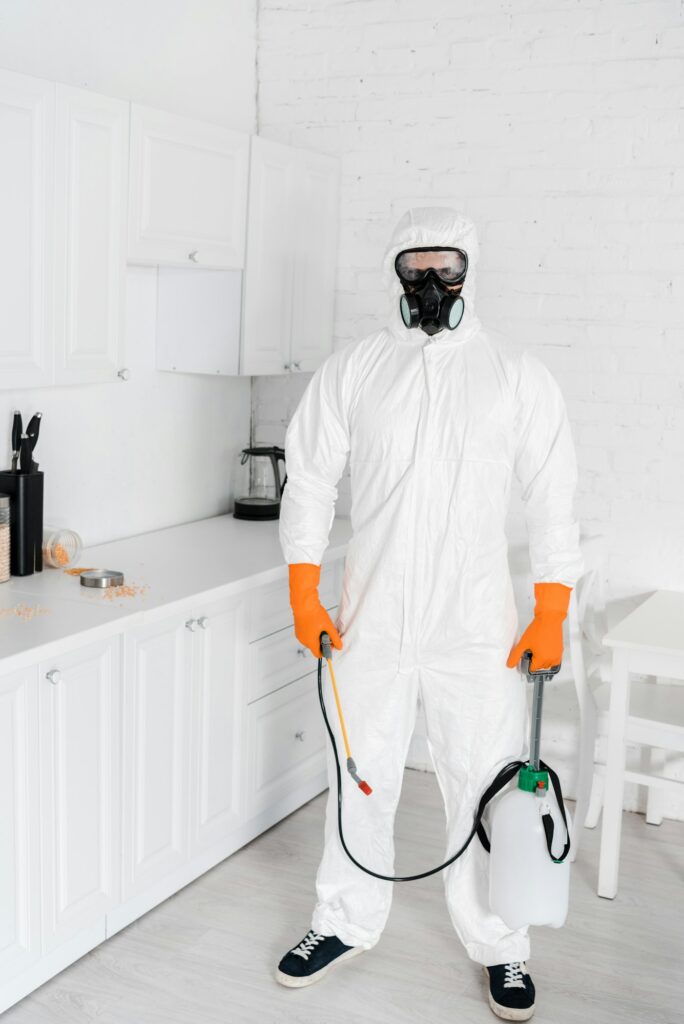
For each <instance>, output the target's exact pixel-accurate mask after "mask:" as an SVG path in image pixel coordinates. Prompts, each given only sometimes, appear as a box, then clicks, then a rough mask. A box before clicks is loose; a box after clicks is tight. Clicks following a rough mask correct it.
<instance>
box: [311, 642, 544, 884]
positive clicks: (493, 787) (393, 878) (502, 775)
mask: <svg viewBox="0 0 684 1024" xmlns="http://www.w3.org/2000/svg"><path fill="white" fill-rule="evenodd" d="M318 699H319V701H320V705H321V711H322V713H323V720H324V722H325V728H326V729H327V731H328V736H329V737H330V743H331V745H332V750H333V754H334V756H335V773H336V775H337V831H338V833H339V836H340V842H341V843H342V849H343V850H344V852H345V853H346V855H347V857H349V860H350V861H351V862H352V864H355V865H356V867H357V868H360V870H361V871H365V873H366V874H367V875H372V876H373V878H380V879H381V880H382V881H383V882H417V881H418V880H419V879H421V878H429V876H430V875H436V874H438V873H439V872H440V871H444V869H445V868H448V867H449V865H450V864H453V863H454V861H457V860H458V858H459V857H462V856H463V854H464V853H465V852H466V850H467V849H468V847H469V846H470V844H471V842H472V841H473V839H474V838H475V836H476V835H477V833H478V831H479V829H480V824H481V821H482V816H483V814H484V812H485V808H486V806H487V804H488V803H489V801H490V800H491V798H492V797H493V796H494V794H495V793H498V792H499V790H500V789H502V788H503V787H504V786H505V785H506V784H507V783H508V782H510V780H511V779H513V778H514V777H515V776H516V775H517V774H518V772H519V770H520V769H521V768H522V766H523V765H524V764H526V763H527V762H525V761H511V762H510V763H509V764H507V765H504V767H503V768H502V769H501V770H500V771H499V772H498V773H497V775H496V777H495V778H494V780H493V781H492V783H491V784H490V785H489V787H488V788H487V790H486V791H485V793H484V794H483V796H482V799H481V800H480V803H479V805H478V808H477V812H476V814H475V820H474V821H473V827H472V829H471V830H470V832H469V834H468V837H467V838H466V840H465V842H464V843H463V845H462V846H461V847H460V848H459V849H458V850H457V851H456V853H454V854H452V856H451V857H449V859H448V860H445V861H444V863H443V864H439V865H438V866H437V867H436V868H430V870H429V871H421V872H419V873H418V874H416V875H383V874H381V873H380V872H379V871H373V870H372V869H371V868H367V867H366V865H365V864H362V863H361V862H360V861H358V860H357V859H356V857H355V856H354V854H353V853H352V852H351V850H350V849H349V847H348V846H347V842H346V840H345V838H344V828H343V826H342V770H341V768H340V758H339V755H338V753H337V743H336V742H335V736H334V734H333V731H332V728H331V727H330V722H329V720H328V713H327V711H326V709H325V700H324V699H323V658H319V659H318Z"/></svg>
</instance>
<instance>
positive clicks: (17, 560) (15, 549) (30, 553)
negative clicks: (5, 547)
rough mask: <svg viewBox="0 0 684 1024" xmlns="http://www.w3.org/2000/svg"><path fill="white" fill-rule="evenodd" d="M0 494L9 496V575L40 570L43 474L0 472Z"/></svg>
mask: <svg viewBox="0 0 684 1024" xmlns="http://www.w3.org/2000/svg"><path fill="white" fill-rule="evenodd" d="M0 494H9V497H10V573H11V575H12V576H30V575H31V573H33V572H42V570H43V471H42V470H40V469H39V470H37V471H36V472H35V473H12V472H11V471H10V470H7V469H5V470H0Z"/></svg>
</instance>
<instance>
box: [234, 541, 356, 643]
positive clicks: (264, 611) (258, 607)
mask: <svg viewBox="0 0 684 1024" xmlns="http://www.w3.org/2000/svg"><path fill="white" fill-rule="evenodd" d="M341 571H342V559H338V560H337V561H335V562H329V563H327V564H326V565H324V566H323V567H322V568H321V582H320V586H319V588H318V595H319V597H320V599H321V604H322V605H323V606H324V607H325V608H328V609H330V608H331V607H333V606H334V605H336V604H337V602H338V599H339V589H340V583H341ZM287 626H289V627H291V626H292V609H291V608H290V589H289V584H288V581H287V580H278V582H277V583H270V584H269V585H268V586H265V587H259V589H258V590H255V591H254V592H253V593H252V596H251V598H250V602H249V627H248V633H249V642H250V643H252V642H253V641H254V640H260V639H261V637H264V636H269V635H270V634H271V633H276V632H277V631H278V630H279V629H285V628H286V627H287Z"/></svg>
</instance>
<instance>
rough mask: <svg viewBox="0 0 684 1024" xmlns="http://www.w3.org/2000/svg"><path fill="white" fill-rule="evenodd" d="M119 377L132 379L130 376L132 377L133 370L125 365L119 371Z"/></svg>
mask: <svg viewBox="0 0 684 1024" xmlns="http://www.w3.org/2000/svg"><path fill="white" fill-rule="evenodd" d="M117 377H118V378H119V379H120V380H130V378H131V371H130V370H129V369H127V368H126V367H125V366H124V367H123V369H121V370H119V371H118V373H117Z"/></svg>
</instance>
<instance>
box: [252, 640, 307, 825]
mask: <svg viewBox="0 0 684 1024" xmlns="http://www.w3.org/2000/svg"><path fill="white" fill-rule="evenodd" d="M312 661H313V659H312ZM247 736H248V751H249V757H248V769H247V800H248V806H249V808H250V812H251V814H253V815H254V814H258V813H260V812H262V811H265V810H267V809H268V808H269V807H273V806H275V805H277V804H278V803H282V802H283V801H284V800H286V799H287V797H288V796H289V795H290V794H291V793H292V792H293V791H296V790H297V788H298V787H300V786H302V785H304V784H306V783H307V782H309V781H311V780H312V779H313V780H315V779H316V778H321V785H320V787H319V791H320V789H322V788H323V786H324V782H323V781H322V777H323V774H324V772H325V726H324V724H323V720H322V716H321V709H320V705H319V703H318V691H317V688H316V677H315V674H310V675H306V676H303V677H302V678H301V679H298V680H297V681H296V682H292V683H289V685H287V686H283V687H282V688H281V689H279V690H276V691H275V692H274V693H270V694H269V695H268V696H266V697H262V698H261V699H260V700H256V701H254V703H253V704H250V705H249V720H248V733H247Z"/></svg>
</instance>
